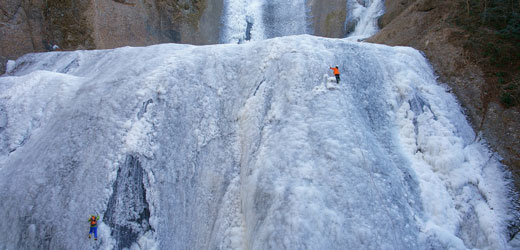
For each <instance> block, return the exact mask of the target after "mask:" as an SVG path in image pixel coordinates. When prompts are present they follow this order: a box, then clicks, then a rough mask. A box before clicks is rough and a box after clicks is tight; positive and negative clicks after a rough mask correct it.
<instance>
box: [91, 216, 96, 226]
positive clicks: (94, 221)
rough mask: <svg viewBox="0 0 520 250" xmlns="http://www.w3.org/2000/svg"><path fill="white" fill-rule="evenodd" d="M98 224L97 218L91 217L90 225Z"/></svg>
mask: <svg viewBox="0 0 520 250" xmlns="http://www.w3.org/2000/svg"><path fill="white" fill-rule="evenodd" d="M96 225H97V220H96V219H95V218H94V219H92V218H90V226H91V227H95V226H96Z"/></svg>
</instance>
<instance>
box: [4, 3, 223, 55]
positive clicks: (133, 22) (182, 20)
mask: <svg viewBox="0 0 520 250" xmlns="http://www.w3.org/2000/svg"><path fill="white" fill-rule="evenodd" d="M5 2H6V4H5V5H4V3H2V5H1V6H0V35H1V36H0V46H1V55H2V56H5V57H7V58H8V59H16V58H17V57H19V56H21V55H23V54H25V53H30V52H38V51H49V50H54V48H53V47H54V46H55V45H57V46H59V47H60V48H61V49H64V50H75V49H108V48H115V47H121V46H145V45H151V44H157V43H167V42H177V43H191V44H210V43H217V42H218V39H219V26H220V17H221V13H222V7H223V0H216V1H206V0H191V1H189V0H144V1H135V0H113V1H111V0H106V1H99V0H46V1H43V0H5Z"/></svg>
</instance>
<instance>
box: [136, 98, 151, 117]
mask: <svg viewBox="0 0 520 250" xmlns="http://www.w3.org/2000/svg"><path fill="white" fill-rule="evenodd" d="M150 103H153V100H152V99H148V100H147V101H146V102H143V106H141V109H140V110H139V112H137V119H139V120H141V118H143V115H144V114H145V113H146V110H147V108H148V105H149V104H150Z"/></svg>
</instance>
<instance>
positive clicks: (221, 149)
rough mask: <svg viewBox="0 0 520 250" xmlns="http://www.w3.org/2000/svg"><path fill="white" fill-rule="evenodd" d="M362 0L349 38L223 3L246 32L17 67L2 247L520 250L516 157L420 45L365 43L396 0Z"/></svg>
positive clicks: (289, 7)
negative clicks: (471, 113)
mask: <svg viewBox="0 0 520 250" xmlns="http://www.w3.org/2000/svg"><path fill="white" fill-rule="evenodd" d="M348 3H349V4H352V5H351V7H349V8H350V10H351V13H350V14H349V17H348V18H350V19H347V23H348V22H349V21H353V20H355V21H354V22H355V23H356V24H357V26H356V28H355V30H354V32H353V33H352V37H351V38H349V39H326V38H318V37H312V36H309V35H297V36H288V37H280V36H286V35H295V34H305V33H309V27H308V25H307V19H306V16H307V12H308V10H307V9H306V8H307V7H306V1H304V0H294V1H278V0H272V1H261V0H226V1H225V10H224V16H223V20H224V28H223V29H222V34H221V35H222V42H223V43H234V44H226V45H212V46H190V45H177V44H164V45H155V46H149V47H145V48H130V47H125V48H119V49H113V50H97V51H74V52H52V53H40V54H28V55H25V56H23V57H21V58H20V59H18V60H16V62H14V61H11V62H10V63H9V67H8V72H7V73H6V74H5V75H3V76H2V77H0V190H1V192H0V199H1V200H2V202H1V203H0V216H1V217H2V218H3V219H4V221H5V222H6V226H4V227H2V228H0V249H174V250H177V249H178V250H185V249H234V250H246V249H251V250H253V249H254V250H256V249H258V250H260V249H262V250H264V249H265V250H267V249H273V250H283V249H294V250H300V249H312V250H321V249H327V250H334V249H337V250H344V249H396V250H398V249H425V250H426V249H508V248H510V246H509V245H508V243H507V239H506V228H507V223H508V220H509V219H510V217H509V216H510V215H509V212H510V209H511V207H510V206H511V202H510V200H509V198H508V197H507V191H508V189H507V187H508V186H507V185H508V182H507V180H506V178H505V176H506V172H505V170H504V166H502V165H500V163H499V162H498V160H497V158H498V157H497V156H496V155H495V154H494V153H492V152H489V151H488V149H487V148H486V146H485V144H484V143H485V142H482V141H475V140H474V138H475V134H474V132H473V131H472V129H471V127H470V126H469V125H468V123H467V121H466V119H465V117H464V115H463V114H462V111H461V109H460V107H459V105H458V103H457V102H456V100H455V98H454V97H453V96H452V95H451V94H450V93H448V91H447V89H446V88H445V87H443V86H440V85H439V84H438V83H437V82H436V80H435V76H434V75H433V72H432V69H431V68H430V66H429V64H428V62H427V61H426V60H425V58H424V57H423V56H422V55H421V54H420V53H419V52H418V51H416V50H414V49H411V48H405V47H388V46H383V45H375V44H367V43H358V42H354V41H353V40H355V39H362V38H366V37H368V36H370V35H372V34H373V32H375V31H377V29H375V27H376V26H374V24H375V18H376V17H377V16H378V15H380V14H381V11H382V1H379V0H371V1H368V0H367V1H358V0H356V1H350V0H349V1H348ZM275 26H276V27H275ZM272 37H278V38H274V39H269V40H265V39H267V38H272ZM244 41H253V42H250V43H246V44H240V45H238V44H236V43H243V42H244ZM331 65H340V71H341V72H342V76H341V78H342V81H341V83H340V84H339V85H337V84H336V83H331V82H329V80H328V77H327V76H326V75H325V74H326V73H327V72H328V71H329V69H328V67H329V66H331ZM90 214H98V215H99V216H100V217H101V222H100V226H99V234H100V236H99V241H97V242H94V241H92V240H89V239H88V238H87V233H88V227H89V225H88V222H87V219H88V217H89V215H90Z"/></svg>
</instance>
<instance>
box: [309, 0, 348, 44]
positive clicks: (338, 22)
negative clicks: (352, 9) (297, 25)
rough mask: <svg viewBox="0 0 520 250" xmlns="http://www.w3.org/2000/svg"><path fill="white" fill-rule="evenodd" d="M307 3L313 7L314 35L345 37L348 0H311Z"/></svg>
mask: <svg viewBox="0 0 520 250" xmlns="http://www.w3.org/2000/svg"><path fill="white" fill-rule="evenodd" d="M307 4H308V5H309V6H310V8H311V14H312V23H313V27H314V35H317V36H325V37H345V35H346V30H345V28H344V27H343V24H344V23H345V18H346V16H347V11H346V9H345V6H347V0H329V1H326V3H325V2H324V1H319V0H311V1H308V2H307Z"/></svg>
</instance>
